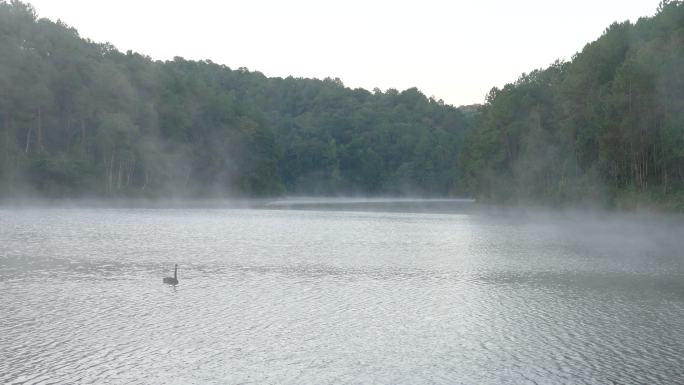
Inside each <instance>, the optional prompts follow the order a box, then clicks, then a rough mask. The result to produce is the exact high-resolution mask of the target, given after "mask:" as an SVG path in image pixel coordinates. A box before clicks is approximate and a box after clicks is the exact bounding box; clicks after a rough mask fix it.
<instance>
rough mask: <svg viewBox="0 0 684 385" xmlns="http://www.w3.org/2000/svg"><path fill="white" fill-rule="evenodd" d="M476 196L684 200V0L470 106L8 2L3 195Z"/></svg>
mask: <svg viewBox="0 0 684 385" xmlns="http://www.w3.org/2000/svg"><path fill="white" fill-rule="evenodd" d="M464 193H469V194H472V195H473V196H475V197H477V198H478V199H480V200H483V201H495V202H508V203H529V202H534V203H545V204H581V203H585V202H591V203H598V204H601V205H608V206H617V207H634V206H638V205H642V204H643V205H649V206H654V205H655V206H667V207H678V208H680V209H681V208H684V3H682V2H681V1H663V2H662V3H661V5H660V7H659V9H658V11H657V14H656V15H655V16H654V17H650V18H642V19H640V20H639V21H638V22H636V23H634V24H633V23H630V22H623V23H614V24H613V25H611V26H610V27H609V28H608V29H607V30H606V31H605V33H604V34H603V35H602V36H601V37H600V38H599V39H598V40H596V41H594V42H592V43H589V44H587V45H586V47H585V48H584V49H583V50H582V51H581V52H580V53H578V54H576V55H575V56H574V57H573V58H572V60H571V61H569V62H563V61H557V62H555V63H554V64H552V65H551V66H550V67H549V68H546V69H543V70H535V71H533V72H531V73H529V74H523V75H522V76H521V77H520V78H519V79H518V80H517V81H516V82H514V83H512V84H508V85H506V86H504V87H503V88H501V89H498V88H494V89H492V91H491V92H490V93H489V94H488V95H487V97H486V103H485V104H484V105H483V106H478V105H474V106H464V107H461V108H455V107H453V106H449V105H445V104H444V103H443V102H442V101H440V100H435V99H434V98H432V97H430V98H428V97H426V96H425V95H423V94H422V93H421V92H420V91H418V90H417V89H415V88H413V89H408V90H406V91H403V92H398V91H397V90H393V89H390V90H387V91H385V92H383V91H381V90H378V89H375V90H373V91H372V92H370V91H367V90H364V89H350V88H348V87H345V86H344V85H343V83H342V82H341V81H340V80H339V79H330V78H327V79H324V80H318V79H303V78H292V77H288V78H269V77H266V76H264V75H263V74H261V73H259V72H254V71H249V70H247V69H245V68H239V69H230V68H228V67H226V66H224V65H219V64H215V63H213V62H211V61H209V60H205V61H188V60H184V59H182V58H175V59H174V60H171V61H164V62H162V61H154V60H152V59H151V58H149V57H146V56H144V55H140V54H137V53H133V52H126V53H122V52H119V51H118V50H117V49H116V48H115V47H113V46H112V45H110V44H99V43H95V42H92V41H90V40H87V39H83V38H81V37H79V35H78V33H77V31H76V30H75V29H74V28H71V27H69V26H67V25H64V24H63V23H62V22H59V21H58V22H52V21H50V20H47V19H39V18H38V17H37V15H36V11H35V10H34V9H33V8H32V7H31V6H30V5H29V4H27V3H23V2H20V1H3V0H0V197H3V196H4V197H16V196H44V197H83V196H95V197H225V196H269V195H278V194H317V195H342V194H391V195H403V194H415V195H421V196H447V195H453V194H464Z"/></svg>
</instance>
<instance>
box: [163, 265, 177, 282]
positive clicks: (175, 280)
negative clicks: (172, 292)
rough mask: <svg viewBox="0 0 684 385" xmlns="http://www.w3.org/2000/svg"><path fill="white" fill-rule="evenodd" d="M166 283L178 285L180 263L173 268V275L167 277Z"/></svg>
mask: <svg viewBox="0 0 684 385" xmlns="http://www.w3.org/2000/svg"><path fill="white" fill-rule="evenodd" d="M164 283H168V284H169V285H178V265H176V266H174V268H173V277H165V278H164Z"/></svg>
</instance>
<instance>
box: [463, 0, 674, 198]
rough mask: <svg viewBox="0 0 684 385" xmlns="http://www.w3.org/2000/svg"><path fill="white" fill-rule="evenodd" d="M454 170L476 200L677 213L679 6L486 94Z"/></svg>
mask: <svg viewBox="0 0 684 385" xmlns="http://www.w3.org/2000/svg"><path fill="white" fill-rule="evenodd" d="M461 167H462V172H463V181H464V183H465V184H466V185H467V186H468V188H469V189H470V191H472V192H473V194H474V195H476V196H477V197H479V198H481V199H483V200H492V201H503V202H546V203H551V204H565V203H579V202H587V201H589V202H599V203H601V204H608V205H613V206H635V205H639V204H649V205H669V206H678V207H679V208H684V197H683V191H684V3H682V2H680V1H663V2H662V3H661V5H660V7H659V9H658V12H657V14H656V15H655V16H654V17H651V18H642V19H640V20H639V21H638V22H637V23H636V24H631V23H630V22H624V23H615V24H613V25H611V26H610V27H609V28H608V29H607V30H606V31H605V33H604V34H603V36H601V37H600V38H599V39H598V40H596V41H595V42H593V43H590V44H588V45H587V46H586V47H585V48H584V49H583V50H582V52H581V53H579V54H577V55H576V56H575V57H573V59H572V61H571V62H557V63H555V64H553V65H552V66H550V67H549V68H547V69H545V70H538V71H534V72H532V73H530V74H525V75H523V76H522V77H521V78H520V79H518V80H517V81H516V82H515V83H513V84H508V85H506V86H505V87H503V89H496V88H495V89H493V90H492V91H491V93H490V94H489V95H488V97H487V102H486V105H485V106H484V107H483V108H482V109H481V115H480V117H479V119H478V122H477V124H476V128H475V129H474V130H473V131H472V133H471V134H470V135H469V136H468V138H467V139H466V143H465V145H464V151H463V152H462V154H461Z"/></svg>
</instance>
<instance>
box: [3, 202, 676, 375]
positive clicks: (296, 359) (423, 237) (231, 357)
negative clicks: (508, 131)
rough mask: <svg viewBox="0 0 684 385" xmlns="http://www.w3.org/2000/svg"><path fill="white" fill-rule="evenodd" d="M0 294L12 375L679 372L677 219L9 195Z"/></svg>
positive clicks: (6, 369)
mask: <svg viewBox="0 0 684 385" xmlns="http://www.w3.org/2000/svg"><path fill="white" fill-rule="evenodd" d="M174 263H178V264H179V265H180V268H179V280H180V284H179V285H178V286H176V287H173V286H168V285H164V284H162V278H163V277H164V276H168V275H170V274H172V269H173V264H174ZM0 293H1V297H0V383H3V384H48V383H97V384H100V383H126V384H129V383H145V384H192V383H207V384H226V383H229V384H247V383H255V384H269V383H273V384H284V383H296V384H299V383H310V384H334V383H363V384H369V383H376V384H526V383H529V384H569V383H572V384H584V383H586V384H611V383H616V384H656V383H657V384H682V383H684V221H682V218H681V217H677V216H668V217H662V218H657V217H652V216H640V215H636V214H630V215H617V214H610V215H608V214H605V215H603V214H591V213H584V214H573V213H564V214H543V213H525V212H505V213H502V212H496V211H493V210H481V209H478V208H475V207H474V206H473V205H472V204H470V203H468V202H463V201H432V202H411V201H391V202H390V201H380V200H376V201H364V200H348V201H316V200H312V201H298V200H295V201H285V202H275V203H270V204H264V205H260V207H256V208H215V207H214V208H201V207H199V208H192V209H183V208H175V209H143V208H136V209H103V208H89V209H84V208H63V209H49V208H24V209H9V208H5V209H0Z"/></svg>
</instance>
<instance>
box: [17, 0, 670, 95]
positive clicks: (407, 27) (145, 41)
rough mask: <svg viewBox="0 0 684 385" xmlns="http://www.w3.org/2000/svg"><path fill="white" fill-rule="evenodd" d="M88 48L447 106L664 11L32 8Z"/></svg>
mask: <svg viewBox="0 0 684 385" xmlns="http://www.w3.org/2000/svg"><path fill="white" fill-rule="evenodd" d="M28 1H29V2H30V3H31V4H33V5H34V6H35V8H36V10H37V11H38V15H39V16H40V17H47V18H49V19H52V20H57V19H61V20H62V21H63V22H65V23H67V24H68V25H70V26H72V27H75V28H76V29H77V30H78V31H79V34H80V35H81V36H82V37H85V38H90V39H91V40H93V41H96V42H109V43H112V44H113V45H115V46H116V47H117V48H118V49H119V50H121V51H124V52H125V51H128V50H132V51H134V52H138V53H141V54H145V55H149V56H151V57H152V58H153V59H158V60H168V59H172V58H173V57H174V56H181V57H184V58H185V59H189V60H190V59H192V60H202V59H210V60H211V61H213V62H215V63H220V64H225V65H227V66H228V67H230V68H234V69H235V68H239V67H247V68H248V69H249V70H252V71H260V72H262V73H264V74H265V75H267V76H279V77H286V76H294V77H308V78H311V77H315V78H321V79H322V78H325V77H332V78H336V77H339V78H340V79H341V80H342V81H343V82H344V84H345V85H346V86H348V87H352V88H356V87H362V88H366V89H369V90H372V89H373V88H375V87H378V88H380V89H382V90H383V91H384V90H387V89H388V88H395V89H398V90H400V91H401V90H404V89H407V88H410V87H417V88H418V89H420V90H421V91H422V92H423V93H424V94H425V95H427V96H434V97H435V98H436V99H443V100H444V101H445V102H446V103H448V104H453V105H467V104H474V103H482V102H483V101H484V98H485V95H486V94H487V93H488V92H489V90H490V89H491V88H492V87H495V86H496V87H501V86H503V85H504V84H506V83H510V82H512V81H515V80H516V79H517V78H518V77H519V76H520V75H521V74H522V73H524V72H530V71H531V70H533V69H536V68H544V67H546V66H548V65H549V64H551V63H552V62H554V61H555V60H556V59H563V60H570V59H571V58H572V55H574V54H575V53H577V52H579V51H581V50H582V48H583V47H584V45H585V44H586V43H588V42H590V41H593V40H596V39H597V38H598V37H599V36H601V34H602V33H603V31H604V30H605V29H606V27H608V26H609V25H610V24H611V23H612V22H614V21H625V20H631V21H632V22H635V21H637V20H638V19H639V17H643V16H652V15H653V14H654V13H655V11H656V8H657V7H658V3H659V0H640V1H636V0H572V1H568V0H517V1H513V0H489V1H484V0H478V1H459V0H451V1H442V0H420V1H418V0H414V1H401V0H393V1H386V0H376V1H373V0H365V1H359V0H345V1H335V2H333V1H324V0H287V1H284V0H273V1H267V0H245V1H230V0H229V1H210V0H192V1H187V0H182V1H181V0H163V1H152V0H113V1H110V0H28Z"/></svg>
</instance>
